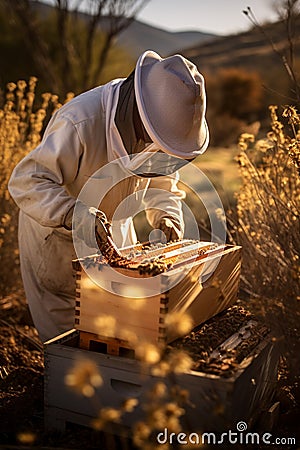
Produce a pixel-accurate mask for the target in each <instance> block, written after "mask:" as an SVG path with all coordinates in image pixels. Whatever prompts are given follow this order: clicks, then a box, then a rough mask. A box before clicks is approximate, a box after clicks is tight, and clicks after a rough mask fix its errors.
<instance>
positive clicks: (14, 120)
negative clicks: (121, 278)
mask: <svg viewBox="0 0 300 450" xmlns="http://www.w3.org/2000/svg"><path fill="white" fill-rule="evenodd" d="M36 83H37V79H36V78H35V77H31V78H30V79H29V82H28V83H26V82H25V81H24V80H19V81H18V82H17V83H8V85H7V92H6V95H5V96H3V100H2V105H0V106H1V108H0V164H1V171H0V264H1V274H0V288H1V295H6V294H7V293H9V292H11V290H12V288H13V287H14V286H15V285H16V283H17V284H18V280H20V277H19V276H18V275H19V258H18V254H19V253H18V242H17V222H18V208H17V206H16V205H15V203H14V202H13V200H12V199H11V197H10V195H9V192H8V190H7V183H8V181H9V178H10V175H11V173H12V170H13V168H14V167H15V165H16V164H17V162H18V161H19V160H20V159H21V158H23V157H24V156H25V155H26V153H28V152H29V151H30V150H32V149H33V148H34V147H36V146H37V145H38V144H39V142H40V140H41V135H42V132H43V129H44V127H45V124H46V122H47V120H48V118H49V116H50V115H51V114H52V113H53V112H54V111H55V110H56V109H57V108H59V107H60V106H61V104H60V103H59V99H58V96H57V95H53V94H50V93H44V94H42V95H41V98H39V99H37V98H36V95H35V89H36ZM71 97H72V94H68V96H67V99H66V101H67V100H69V99H70V98H71Z"/></svg>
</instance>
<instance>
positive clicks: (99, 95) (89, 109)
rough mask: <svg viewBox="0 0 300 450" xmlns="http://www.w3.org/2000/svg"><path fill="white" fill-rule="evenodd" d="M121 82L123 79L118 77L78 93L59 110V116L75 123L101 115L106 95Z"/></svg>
mask: <svg viewBox="0 0 300 450" xmlns="http://www.w3.org/2000/svg"><path fill="white" fill-rule="evenodd" d="M120 82H121V79H116V80H113V81H111V82H109V83H107V84H105V85H101V86H97V87H95V88H93V89H90V90H88V91H86V92H83V93H82V94H79V95H77V96H76V97H74V98H73V99H72V100H70V101H69V102H68V103H66V104H65V105H63V106H62V107H61V108H60V109H59V110H58V111H57V115H58V117H59V116H60V117H62V118H66V119H68V120H70V121H71V122H72V123H73V124H74V125H78V124H79V123H81V122H85V121H87V120H91V119H93V118H94V119H97V118H99V116H100V117H101V116H102V115H103V114H104V109H105V102H104V97H106V95H107V91H108V90H109V89H114V88H115V86H117V84H118V83H120Z"/></svg>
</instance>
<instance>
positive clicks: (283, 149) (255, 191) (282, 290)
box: [233, 106, 300, 365]
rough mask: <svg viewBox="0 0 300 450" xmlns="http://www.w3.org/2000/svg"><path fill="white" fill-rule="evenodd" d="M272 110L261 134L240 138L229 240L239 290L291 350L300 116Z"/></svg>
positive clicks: (299, 238)
mask: <svg viewBox="0 0 300 450" xmlns="http://www.w3.org/2000/svg"><path fill="white" fill-rule="evenodd" d="M277 110H278V108H277V107H275V106H270V112H271V130H270V132H269V133H267V135H266V137H265V138H263V139H259V140H255V139H254V136H253V135H250V134H243V135H242V136H241V138H240V142H239V146H240V149H241V152H240V155H239V156H238V162H239V166H240V173H241V178H242V186H241V189H240V191H239V193H238V194H237V212H236V214H237V218H236V221H233V222H234V223H233V230H234V232H233V233H234V234H233V238H234V240H235V241H236V242H238V243H239V244H241V245H242V247H243V277H242V281H243V288H244V289H245V290H246V291H248V292H249V293H250V296H251V297H252V299H254V300H253V304H254V307H255V309H256V310H257V311H258V312H259V313H261V314H262V315H263V316H264V317H265V320H266V321H267V322H268V323H270V324H271V325H272V328H273V329H275V331H276V330H277V332H278V333H279V334H280V335H281V336H284V337H285V342H286V344H287V349H288V352H289V353H291V352H293V350H295V349H296V345H297V343H298V337H299V329H298V326H299V315H300V314H299V306H300V303H299V301H300V285H299V276H300V270H299V258H300V227H299V216H300V177H299V167H300V126H299V125H300V116H299V114H298V113H297V111H296V109H295V108H294V107H291V106H287V107H285V108H284V111H283V118H282V119H281V120H279V118H278V115H277ZM285 122H288V123H285ZM257 298H259V299H260V300H257ZM294 356H295V354H294ZM294 356H293V357H294ZM293 357H292V358H293ZM290 362H291V361H290ZM292 365H293V363H292Z"/></svg>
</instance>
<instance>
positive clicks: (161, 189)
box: [144, 173, 185, 233]
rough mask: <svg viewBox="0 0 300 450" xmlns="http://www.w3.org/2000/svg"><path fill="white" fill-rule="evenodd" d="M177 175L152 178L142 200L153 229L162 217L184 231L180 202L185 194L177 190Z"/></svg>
mask: <svg viewBox="0 0 300 450" xmlns="http://www.w3.org/2000/svg"><path fill="white" fill-rule="evenodd" d="M178 180H179V174H178V173H176V174H174V176H173V177H170V176H168V177H157V178H153V179H152V180H151V181H150V183H149V187H148V190H147V193H146V195H145V198H144V203H145V207H146V216H147V219H148V222H149V223H150V225H151V226H152V227H153V228H158V227H159V224H160V221H161V219H162V218H164V217H169V218H171V220H173V221H174V223H176V225H177V226H179V228H180V229H181V231H182V233H183V231H184V221H183V215H182V206H181V200H182V199H183V198H184V197H185V192H184V191H182V190H181V189H179V188H178V185H177V184H178Z"/></svg>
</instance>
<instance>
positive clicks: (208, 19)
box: [137, 0, 277, 35]
mask: <svg viewBox="0 0 300 450" xmlns="http://www.w3.org/2000/svg"><path fill="white" fill-rule="evenodd" d="M274 3H275V0H149V2H148V3H147V5H146V6H145V7H144V8H143V9H142V11H141V12H140V13H139V14H138V16H137V19H138V20H140V21H142V22H145V23H147V24H150V25H153V26H156V27H158V28H162V29H166V30H168V31H182V30H198V31H205V32H211V33H216V34H221V35H226V34H231V33H239V32H241V31H244V30H245V29H248V28H249V27H250V26H251V23H250V22H249V19H247V17H246V16H245V15H244V14H243V13H242V11H243V10H244V9H246V8H247V6H250V7H251V9H252V11H253V12H254V14H255V16H256V18H257V19H258V20H259V22H261V23H263V22H265V21H274V20H276V19H277V14H276V12H275V11H274Z"/></svg>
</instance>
